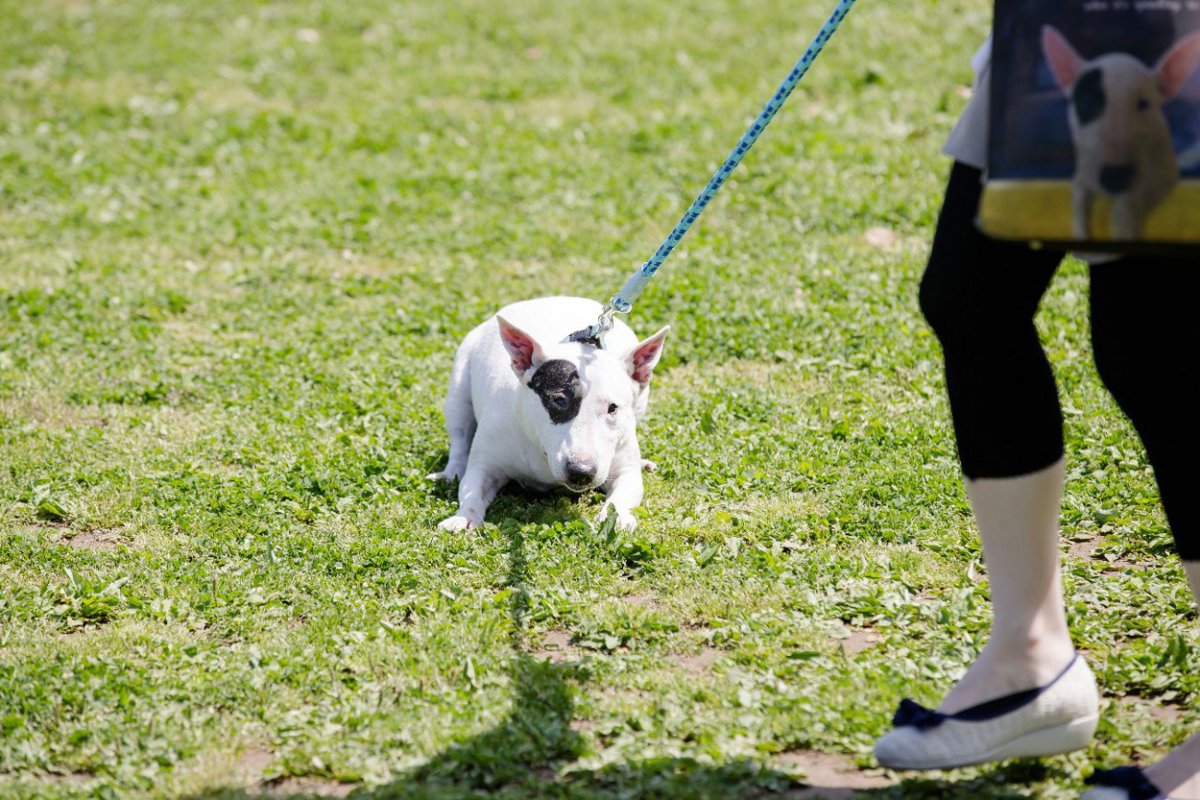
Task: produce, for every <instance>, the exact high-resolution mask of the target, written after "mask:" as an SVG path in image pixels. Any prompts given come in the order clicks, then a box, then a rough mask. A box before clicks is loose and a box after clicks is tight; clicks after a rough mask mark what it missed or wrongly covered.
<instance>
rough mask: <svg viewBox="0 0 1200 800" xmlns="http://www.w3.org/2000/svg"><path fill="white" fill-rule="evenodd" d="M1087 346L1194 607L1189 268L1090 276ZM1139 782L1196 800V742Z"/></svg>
mask: <svg viewBox="0 0 1200 800" xmlns="http://www.w3.org/2000/svg"><path fill="white" fill-rule="evenodd" d="M1091 272H1092V293H1091V298H1092V299H1091V305H1092V344H1093V349H1094V352H1095V358H1096V367H1097V369H1098V370H1099V372H1100V376H1101V378H1102V379H1103V380H1104V383H1105V385H1106V386H1107V387H1108V389H1109V391H1110V392H1111V393H1112V395H1113V397H1114V398H1115V399H1116V401H1117V404H1118V405H1119V406H1120V407H1121V410H1122V411H1124V412H1125V414H1126V415H1127V416H1128V417H1129V419H1130V421H1131V422H1132V423H1133V426H1134V428H1135V429H1136V430H1137V432H1138V435H1139V437H1141V440H1142V443H1143V445H1144V446H1145V448H1146V453H1147V456H1148V457H1149V460H1150V464H1151V466H1153V467H1154V475H1155V478H1156V479H1157V481H1158V487H1159V495H1160V497H1161V498H1162V503H1163V509H1164V511H1165V512H1166V516H1167V522H1168V524H1169V525H1170V526H1171V533H1172V534H1173V535H1174V537H1175V543H1176V546H1177V548H1178V550H1179V555H1180V556H1181V558H1182V559H1183V562H1184V565H1183V566H1184V571H1185V573H1186V574H1187V577H1188V581H1189V583H1190V584H1191V587H1192V592H1193V593H1194V594H1195V595H1196V598H1197V600H1198V601H1200V503H1197V502H1196V499H1195V496H1194V495H1193V494H1192V492H1191V490H1192V489H1194V484H1195V480H1196V476H1197V471H1196V468H1195V458H1196V453H1197V452H1200V420H1198V419H1197V416H1196V403H1195V399H1194V395H1193V394H1192V390H1191V377H1192V376H1191V365H1192V364H1194V363H1195V361H1194V359H1195V357H1196V351H1197V350H1198V349H1200V329H1198V328H1197V327H1196V325H1195V322H1194V319H1193V315H1194V313H1195V311H1194V309H1193V308H1192V306H1193V305H1194V303H1195V302H1196V300H1195V298H1196V297H1197V296H1198V292H1200V263H1197V262H1196V261H1182V260H1168V259H1147V258H1136V259H1135V258H1129V259H1122V260H1121V261H1116V262H1112V263H1108V264H1097V265H1095V266H1093V267H1092V270H1091ZM1145 772H1146V776H1147V777H1148V778H1149V779H1150V780H1151V782H1152V783H1154V785H1155V786H1157V787H1158V788H1159V789H1160V790H1162V791H1163V792H1164V793H1165V794H1166V795H1167V796H1168V797H1170V798H1171V800H1200V735H1197V736H1194V737H1192V738H1191V739H1190V740H1188V741H1187V742H1185V743H1184V744H1183V745H1181V746H1180V747H1178V748H1176V749H1175V750H1174V751H1172V752H1171V753H1170V754H1169V755H1167V757H1166V758H1164V759H1163V760H1162V761H1160V762H1158V763H1157V764H1154V765H1152V766H1149V767H1147V768H1146V770H1145Z"/></svg>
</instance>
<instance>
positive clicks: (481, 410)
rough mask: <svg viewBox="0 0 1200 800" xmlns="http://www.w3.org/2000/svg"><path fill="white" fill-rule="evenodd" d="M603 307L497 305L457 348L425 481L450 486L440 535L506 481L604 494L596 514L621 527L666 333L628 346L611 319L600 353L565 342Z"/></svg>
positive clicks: (636, 487) (565, 302) (635, 501)
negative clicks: (434, 468)
mask: <svg viewBox="0 0 1200 800" xmlns="http://www.w3.org/2000/svg"><path fill="white" fill-rule="evenodd" d="M601 311H602V306H601V305H600V304H599V303H597V302H595V301H593V300H584V299H581V298H578V297H545V298H539V299H536V300H525V301H523V302H519V303H513V304H512V305H509V306H505V307H504V308H503V309H501V310H500V312H499V313H498V314H496V316H494V317H492V318H491V319H489V320H488V321H487V322H484V323H483V324H481V325H479V326H478V327H476V328H475V329H474V330H472V331H471V332H470V333H468V334H467V336H466V338H465V339H463V342H462V344H461V345H459V348H458V352H457V353H456V354H455V357H454V369H453V372H452V373H451V376H450V389H449V391H448V393H447V395H446V406H445V413H446V430H447V432H448V433H449V434H450V456H449V459H448V460H447V463H446V468H445V469H444V470H442V471H441V472H437V473H434V474H432V475H430V476H429V477H430V479H432V480H444V481H453V480H455V479H458V480H459V481H460V482H459V486H458V513H457V514H455V515H454V516H452V517H449V518H448V519H445V520H443V521H442V522H441V524H439V526H438V527H440V528H442V529H444V530H451V531H455V530H462V529H464V528H471V527H475V526H477V525H481V524H483V515H484V512H485V511H486V510H487V507H488V505H489V504H490V503H491V502H492V499H493V498H495V496H496V493H497V492H498V491H499V490H500V488H501V487H502V486H503V485H504V484H506V483H508V482H509V481H517V482H518V483H520V484H522V485H523V486H526V487H528V488H532V489H539V490H546V489H552V488H556V487H566V488H567V489H570V490H571V491H574V492H580V493H583V492H589V491H593V490H595V489H598V488H600V489H603V491H604V492H605V493H606V494H607V499H606V502H605V508H606V510H607V508H608V507H609V506H611V507H612V509H613V511H614V512H615V513H616V515H617V525H618V526H619V527H621V528H622V529H625V530H631V529H633V528H634V526H635V525H636V521H635V519H634V517H633V514H632V513H631V511H632V509H633V508H635V507H636V506H638V505H639V504H640V503H641V502H642V492H643V489H642V469H643V466H645V467H647V468H649V467H652V466H653V465H651V464H650V463H649V462H643V461H642V455H641V450H640V449H639V447H638V440H637V433H636V430H635V428H636V426H637V422H638V420H640V419H641V418H642V415H643V414H644V413H645V411H646V404H647V401H648V400H649V395H650V387H649V383H650V375H651V372H652V371H653V370H654V365H655V364H657V363H658V359H659V356H660V355H661V354H662V347H663V341H664V339H665V338H666V335H667V330H668V329H667V328H663V329H662V330H660V331H659V332H658V333H656V334H654V335H653V336H651V337H650V338H649V339H646V340H645V341H642V342H638V340H637V337H636V336H634V334H633V331H631V330H630V329H629V326H627V325H625V323H623V322H621V321H620V320H614V321H613V327H612V330H610V331H609V332H608V334H607V335H606V336H605V337H604V347H603V348H597V347H595V346H594V345H592V344H586V343H583V342H570V343H563V342H562V340H563V339H564V338H566V337H567V336H569V335H570V334H571V333H572V332H574V331H577V330H579V329H580V328H584V327H586V326H587V325H590V324H591V323H593V322H595V320H596V319H597V318H598V317H599V316H600V312H601Z"/></svg>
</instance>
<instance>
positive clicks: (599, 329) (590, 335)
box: [563, 305, 617, 350]
mask: <svg viewBox="0 0 1200 800" xmlns="http://www.w3.org/2000/svg"><path fill="white" fill-rule="evenodd" d="M616 313H617V309H616V308H615V307H613V306H612V305H609V306H608V307H607V308H605V309H604V310H603V311H601V312H600V318H599V319H597V320H596V323H595V324H594V325H589V326H588V327H586V328H581V329H580V330H577V331H575V332H574V333H572V334H570V335H569V336H567V338H565V339H563V344H567V343H569V342H580V343H582V344H590V345H591V346H592V347H595V348H597V349H599V350H603V349H604V337H605V335H607V334H608V332H609V331H611V330H612V327H613V315H614V314H616Z"/></svg>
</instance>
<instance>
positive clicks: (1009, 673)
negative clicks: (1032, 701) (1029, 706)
mask: <svg viewBox="0 0 1200 800" xmlns="http://www.w3.org/2000/svg"><path fill="white" fill-rule="evenodd" d="M1074 656H1075V648H1074V646H1073V645H1072V644H1071V640H1070V638H1069V637H1066V636H1045V635H1028V634H1025V635H1018V636H1005V635H999V636H995V637H994V638H992V639H991V640H989V642H988V644H987V646H986V647H984V649H983V651H982V652H981V653H980V654H979V658H978V659H977V660H976V661H975V663H974V664H972V665H971V668H970V669H968V670H967V672H966V674H965V675H963V677H962V679H961V680H960V681H959V682H958V684H957V685H956V686H955V687H954V688H953V689H952V690H951V691H950V693H949V694H947V695H946V697H945V699H944V700H943V701H942V703H941V704H940V705H939V706H938V710H939V711H941V712H942V713H944V714H954V713H957V712H959V711H962V710H963V709H966V708H970V707H971V706H975V705H978V704H980V703H985V702H987V701H989V700H995V699H996V698H999V697H1004V696H1006V695H1009V694H1013V693H1015V692H1021V691H1025V690H1027V689H1033V688H1036V687H1039V686H1045V685H1046V684H1048V683H1050V682H1051V681H1053V680H1054V679H1055V678H1057V677H1058V676H1059V675H1060V674H1062V671H1063V670H1064V669H1066V668H1067V666H1068V665H1069V664H1070V663H1071V660H1072V659H1073V658H1074Z"/></svg>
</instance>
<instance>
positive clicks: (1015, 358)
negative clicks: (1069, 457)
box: [921, 164, 1200, 561]
mask: <svg viewBox="0 0 1200 800" xmlns="http://www.w3.org/2000/svg"><path fill="white" fill-rule="evenodd" d="M980 190H981V184H980V172H979V170H977V169H973V168H971V167H968V166H965V165H962V164H955V165H954V168H953V170H952V171H951V173H950V181H949V185H948V186H947V188H946V197H945V201H944V204H943V207H942V211H941V215H940V216H939V218H938V225H937V232H936V233H935V235H934V239H933V250H932V253H931V254H930V258H929V266H928V267H927V268H926V270H925V276H924V278H923V279H922V281H921V310H922V311H923V312H924V314H925V317H926V319H927V320H928V321H929V323H930V325H931V326H932V327H933V329H934V332H935V333H936V334H937V336H938V339H939V340H940V341H941V344H942V349H943V352H944V355H945V362H946V387H947V390H948V392H949V395H950V410H951V414H952V416H953V418H954V432H955V436H956V438H957V441H958V451H959V458H960V459H961V461H962V469H963V473H964V474H965V475H966V476H967V477H968V478H1000V477H1013V476H1017V475H1025V474H1028V473H1030V472H1035V471H1037V470H1040V469H1043V468H1044V467H1047V466H1049V465H1050V464H1052V463H1054V462H1055V461H1057V460H1058V459H1059V458H1060V457H1061V456H1062V454H1063V432H1062V412H1061V409H1060V408H1059V403H1058V391H1057V388H1056V386H1055V382H1054V375H1053V373H1052V372H1051V369H1050V363H1049V361H1047V360H1046V355H1045V353H1044V352H1043V350H1042V346H1041V342H1040V341H1039V340H1038V333H1037V329H1036V328H1035V326H1034V315H1035V314H1036V312H1037V309H1038V304H1039V302H1040V301H1041V298H1042V295H1043V293H1045V291H1046V287H1047V286H1048V285H1049V283H1050V279H1051V278H1052V277H1053V276H1054V272H1055V270H1056V269H1057V268H1058V265H1059V263H1060V262H1061V261H1062V259H1063V256H1064V254H1063V253H1062V252H1056V251H1051V250H1033V249H1030V248H1029V247H1027V246H1025V245H1023V244H1019V243H1010V242H1003V241H999V240H996V239H992V238H989V237H987V236H984V235H983V234H982V233H980V232H979V230H978V229H977V228H976V227H975V216H976V211H977V209H978V206H979V196H980ZM1197 224H1200V220H1197ZM1091 323H1092V348H1093V352H1094V357H1095V359H1096V367H1097V369H1098V371H1099V373H1100V377H1101V379H1102V380H1103V381H1104V385H1105V386H1106V387H1107V388H1108V390H1109V391H1110V392H1111V393H1112V395H1113V397H1114V398H1115V399H1116V401H1117V404H1118V405H1119V406H1120V407H1121V410H1122V411H1124V412H1125V414H1126V415H1127V416H1128V417H1129V419H1130V420H1131V421H1132V422H1133V426H1134V428H1135V429H1136V430H1137V432H1138V435H1139V436H1140V437H1141V439H1142V443H1143V444H1144V445H1145V447H1146V451H1147V455H1148V456H1149V459H1150V464H1151V465H1152V466H1153V467H1154V474H1155V477H1156V478H1157V479H1158V487H1159V494H1160V496H1161V498H1162V502H1163V507H1164V508H1165V509H1166V514H1167V520H1168V522H1169V523H1170V526H1171V531H1172V533H1173V534H1174V536H1175V542H1176V545H1177V546H1178V548H1179V553H1180V555H1181V556H1182V557H1183V558H1184V559H1185V560H1190V561H1197V560H1200V498H1197V497H1195V496H1193V495H1192V494H1191V492H1192V491H1195V489H1196V487H1195V483H1196V477H1197V469H1196V466H1195V464H1196V463H1197V462H1196V461H1195V459H1196V458H1197V457H1198V456H1200V402H1197V395H1194V394H1192V392H1193V391H1194V390H1193V389H1192V388H1191V386H1192V384H1191V381H1192V380H1194V379H1195V377H1196V373H1197V371H1198V370H1197V368H1198V367H1200V259H1166V258H1147V257H1125V258H1122V259H1120V260H1118V261H1113V262H1109V263H1105V264H1094V265H1092V267H1091Z"/></svg>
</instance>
